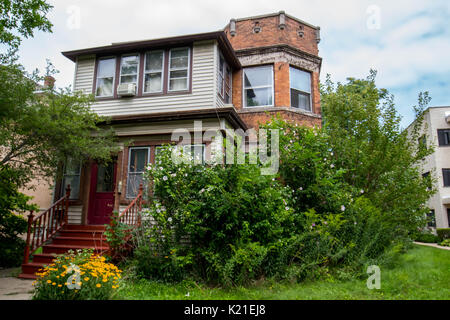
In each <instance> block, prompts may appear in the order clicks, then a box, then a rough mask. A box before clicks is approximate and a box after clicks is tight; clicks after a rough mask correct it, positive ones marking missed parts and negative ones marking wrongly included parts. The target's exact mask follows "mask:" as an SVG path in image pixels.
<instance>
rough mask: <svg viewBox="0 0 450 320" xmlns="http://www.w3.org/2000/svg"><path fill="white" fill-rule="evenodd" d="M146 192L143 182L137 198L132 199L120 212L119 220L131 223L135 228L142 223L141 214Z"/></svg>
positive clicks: (132, 227)
mask: <svg viewBox="0 0 450 320" xmlns="http://www.w3.org/2000/svg"><path fill="white" fill-rule="evenodd" d="M143 193H144V188H143V186H142V183H141V184H140V185H139V193H138V195H137V196H136V198H134V199H133V201H131V203H130V204H129V205H128V206H127V207H126V208H125V210H124V211H122V212H121V213H120V214H119V217H118V220H119V222H121V223H124V224H127V225H129V226H130V227H131V228H130V229H134V228H136V227H138V226H140V225H141V215H140V212H141V210H142V195H143Z"/></svg>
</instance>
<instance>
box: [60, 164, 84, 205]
mask: <svg viewBox="0 0 450 320" xmlns="http://www.w3.org/2000/svg"><path fill="white" fill-rule="evenodd" d="M80 175H81V163H80V161H75V160H72V159H69V160H67V161H66V163H65V164H64V170H63V179H62V190H61V194H65V191H66V188H67V186H68V185H69V184H70V199H72V200H73V199H79V197H80Z"/></svg>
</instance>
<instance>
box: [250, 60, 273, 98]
mask: <svg viewBox="0 0 450 320" xmlns="http://www.w3.org/2000/svg"><path fill="white" fill-rule="evenodd" d="M244 105H245V107H259V106H273V66H261V67H251V68H245V69H244Z"/></svg>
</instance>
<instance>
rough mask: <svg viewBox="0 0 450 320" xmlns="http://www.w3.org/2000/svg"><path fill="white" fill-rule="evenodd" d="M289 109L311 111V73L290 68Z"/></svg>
mask: <svg viewBox="0 0 450 320" xmlns="http://www.w3.org/2000/svg"><path fill="white" fill-rule="evenodd" d="M289 78H290V83H291V85H290V87H291V107H292V108H299V109H303V110H306V111H311V73H309V72H306V71H303V70H300V69H297V68H293V67H290V68H289Z"/></svg>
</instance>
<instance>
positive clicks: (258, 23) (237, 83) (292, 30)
mask: <svg viewBox="0 0 450 320" xmlns="http://www.w3.org/2000/svg"><path fill="white" fill-rule="evenodd" d="M319 30H320V29H319V28H318V27H314V26H311V25H309V24H307V23H306V22H302V21H300V20H298V19H296V18H294V17H291V16H289V15H287V14H285V13H284V12H280V13H276V14H271V15H265V16H258V17H250V18H243V19H236V20H234V19H232V20H231V21H230V23H229V24H228V25H227V26H226V27H225V29H224V31H225V34H226V36H227V37H228V39H229V41H230V43H231V45H232V46H233V49H234V50H235V52H236V55H237V57H238V58H239V61H240V63H241V65H242V67H243V68H245V67H248V66H258V65H269V64H270V65H272V66H273V75H274V97H273V98H274V107H265V108H264V110H265V111H267V112H264V111H262V110H261V109H262V108H257V109H258V110H256V109H255V108H254V107H252V108H244V107H243V101H242V100H243V92H242V90H243V84H242V77H243V71H242V70H238V71H235V72H234V74H233V93H232V94H233V105H234V106H235V108H236V110H237V111H238V113H239V115H240V116H241V118H242V119H243V120H244V121H245V122H246V124H247V125H248V126H249V127H257V124H258V123H264V122H266V121H268V120H270V117H271V116H272V115H275V114H279V115H281V117H283V118H284V119H287V120H292V121H296V122H298V123H302V124H305V125H309V126H317V125H319V126H320V125H321V116H320V114H321V110H320V93H319V76H320V68H321V63H322V59H321V58H320V57H319V56H318V52H319V50H318V42H319V40H320V39H319V37H320V35H319ZM290 66H293V67H296V68H299V69H301V70H304V71H307V72H310V73H311V108H312V110H311V112H308V111H303V110H299V109H296V108H295V109H294V108H291V107H290V105H291V101H290V80H289V79H290V78H289V77H290V75H289V67H290ZM277 108H279V109H277ZM269 115H270V116H269Z"/></svg>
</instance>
